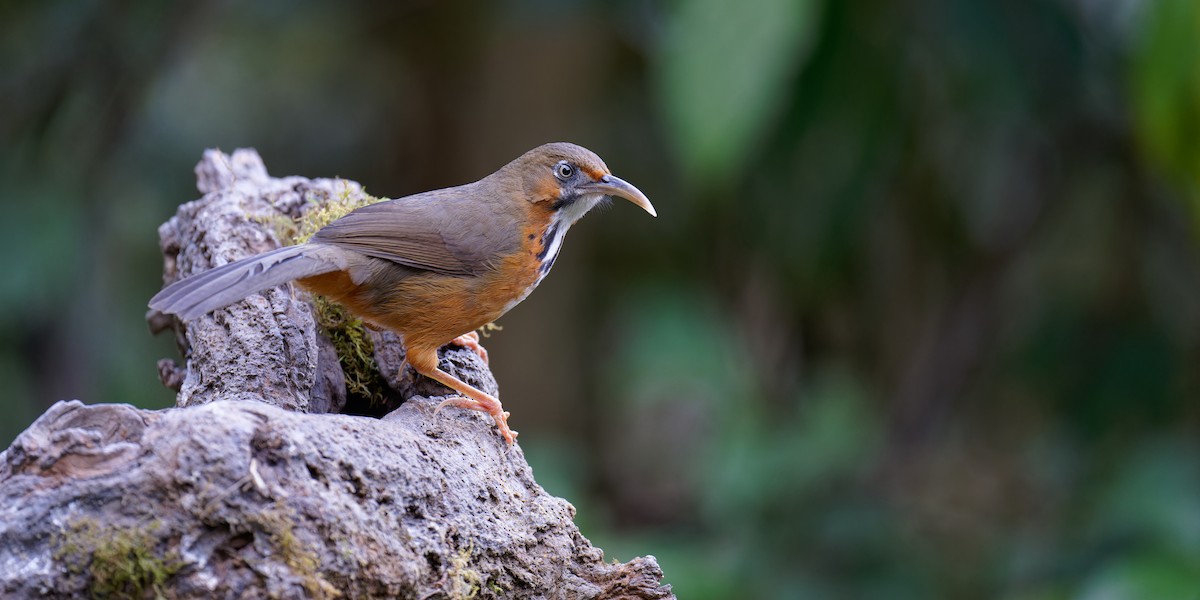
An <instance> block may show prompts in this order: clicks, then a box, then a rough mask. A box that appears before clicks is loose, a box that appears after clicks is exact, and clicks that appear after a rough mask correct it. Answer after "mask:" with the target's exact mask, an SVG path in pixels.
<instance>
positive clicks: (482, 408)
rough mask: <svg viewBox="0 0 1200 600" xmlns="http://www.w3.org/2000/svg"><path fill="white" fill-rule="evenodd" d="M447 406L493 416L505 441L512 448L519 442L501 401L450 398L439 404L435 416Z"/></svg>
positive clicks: (434, 412)
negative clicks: (510, 427)
mask: <svg viewBox="0 0 1200 600" xmlns="http://www.w3.org/2000/svg"><path fill="white" fill-rule="evenodd" d="M447 406H456V407H458V408H465V409H468V410H477V411H479V412H485V413H487V414H489V415H492V418H493V419H495V420H496V427H497V428H499V429H500V435H502V436H504V441H506V442H508V443H509V445H510V446H511V445H512V443H513V442H515V441H516V440H517V432H515V431H513V430H511V429H509V428H508V415H509V412H508V411H506V410H504V407H503V406H501V405H500V401H499V400H491V401H490V402H481V401H479V400H473V399H471V398H463V397H461V396H460V397H455V398H449V399H447V400H445V401H443V402H442V403H441V404H439V405H438V407H437V408H436V409H434V411H433V414H434V415H436V414H438V412H439V411H441V410H442V409H443V408H446V407H447Z"/></svg>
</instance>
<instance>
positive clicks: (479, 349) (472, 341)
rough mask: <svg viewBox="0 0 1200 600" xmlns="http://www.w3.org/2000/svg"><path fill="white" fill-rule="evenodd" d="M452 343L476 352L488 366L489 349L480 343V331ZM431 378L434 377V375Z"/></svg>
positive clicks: (459, 337) (463, 336) (460, 337)
mask: <svg viewBox="0 0 1200 600" xmlns="http://www.w3.org/2000/svg"><path fill="white" fill-rule="evenodd" d="M450 343H451V344H454V345H455V346H461V347H463V348H467V349H468V350H474V351H475V354H478V355H479V358H481V359H483V364H485V365H486V364H488V351H487V348H484V347H483V344H480V343H479V332H478V331H472V332H470V333H464V334H462V335H460V336H458V337H456V338H454V339H452V340H450ZM430 377H432V375H431V376H430ZM442 383H446V382H444V381H443V382H442ZM446 385H450V384H448V383H447V384H446Z"/></svg>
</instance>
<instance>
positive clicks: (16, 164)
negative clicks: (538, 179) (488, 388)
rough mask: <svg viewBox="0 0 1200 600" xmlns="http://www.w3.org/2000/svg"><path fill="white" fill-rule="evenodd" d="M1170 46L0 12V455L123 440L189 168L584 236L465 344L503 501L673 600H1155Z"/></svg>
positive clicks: (939, 6) (1193, 277) (1066, 39)
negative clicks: (555, 147)
mask: <svg viewBox="0 0 1200 600" xmlns="http://www.w3.org/2000/svg"><path fill="white" fill-rule="evenodd" d="M1197 40H1200V3H1197V2H1194V1H1193V0H1158V1H1152V0H1013V1H1006V0H992V1H975V2H972V1H966V0H919V1H912V0H901V1H893V0H862V1H858V2H839V1H836V0H825V1H821V0H802V1H795V0H746V1H743V2H728V1H725V0H696V1H694V2H652V1H640V0H620V1H612V2H607V1H602V0H576V1H572V2H552V1H550V0H540V1H534V2H524V3H522V2H466V1H460V0H449V1H444V2H428V1H427V2H392V3H372V2H365V1H364V2H341V3H320V2H314V1H289V2H284V1H282V0H278V1H273V2H256V3H239V2H233V1H232V0H227V1H221V2H194V3H184V2H155V1H148V0H147V1H142V0H126V1H121V2H103V1H99V0H92V1H88V0H79V1H69V2H67V1H37V2H35V1H32V0H21V1H9V2H5V3H3V4H0V141H2V146H0V201H2V202H3V211H2V216H0V256H2V257H3V258H2V259H0V261H2V262H0V264H3V265H4V276H3V277H0V390H3V395H4V396H3V397H4V398H5V400H4V401H3V403H0V443H3V444H4V445H7V444H8V442H9V441H10V440H11V439H12V438H13V437H14V436H15V435H16V434H17V433H18V432H20V431H21V430H22V429H24V427H26V426H27V425H28V424H29V423H30V422H31V421H32V420H33V419H34V418H36V416H37V415H38V414H40V413H41V412H42V411H43V410H45V408H46V407H47V406H48V405H49V404H51V403H52V402H54V401H55V400H58V399H63V398H79V399H82V400H84V401H87V402H130V403H133V404H137V405H140V406H146V407H165V406H169V405H170V404H171V403H172V401H173V396H172V394H171V393H170V392H168V391H167V390H166V389H164V388H162V387H161V386H160V385H159V384H158V381H157V376H156V371H155V366H154V364H155V360H156V359H158V358H160V357H164V356H170V357H175V356H177V354H176V351H175V348H174V346H173V343H172V340H170V339H168V337H162V338H157V339H156V338H153V337H151V336H150V334H149V333H148V331H147V328H146V325H145V323H144V321H143V313H144V310H145V302H146V300H147V299H148V298H149V297H150V296H151V295H152V294H153V293H154V292H155V291H156V290H157V289H158V288H159V286H160V284H161V278H160V277H161V259H160V254H159V250H158V246H157V233H156V228H157V226H158V225H159V223H161V222H162V221H164V220H165V219H167V218H168V217H169V216H170V215H172V214H173V213H174V211H175V207H176V206H177V205H178V204H180V203H182V202H185V201H188V200H191V199H194V198H196V197H197V196H198V193H197V192H196V191H195V187H194V177H193V175H192V172H191V169H192V166H193V165H194V164H195V163H196V162H197V161H198V160H199V158H200V153H201V151H202V150H203V149H204V148H207V147H220V148H222V149H224V150H226V151H229V150H232V149H234V148H237V147H243V146H252V147H255V148H257V149H258V150H259V152H260V153H261V154H262V156H263V157H264V159H265V160H266V163H267V165H268V168H269V169H270V170H271V172H272V173H273V174H275V175H278V176H283V175H304V176H309V177H318V176H342V177H346V178H350V179H354V180H357V181H360V182H362V183H363V184H365V185H366V186H367V189H368V190H369V191H371V192H372V193H374V194H378V195H383V196H390V197H397V196H402V195H405V194H409V193H413V192H417V191H421V190H426V189H432V188H436V187H444V186H448V185H455V184H459V183H464V182H467V181H471V180H474V179H477V178H478V177H480V176H482V175H484V174H487V173H489V172H491V171H492V170H494V169H495V168H497V167H499V166H500V165H502V164H504V163H505V162H507V161H508V160H510V159H512V158H514V157H515V156H517V155H518V154H520V153H521V152H524V151H525V150H527V149H529V148H531V147H533V146H535V145H537V144H540V143H542V142H546V141H552V140H569V141H574V142H577V143H580V144H583V145H585V146H587V147H589V148H591V149H593V150H595V151H596V152H598V153H599V154H600V155H601V156H603V157H604V158H605V160H606V162H607V163H608V165H609V166H610V167H611V168H612V169H613V171H614V172H615V173H616V174H618V175H620V176H621V177H623V178H625V179H627V180H629V181H631V182H633V183H635V184H636V185H638V186H639V187H640V188H641V189H642V190H643V191H645V192H646V193H647V194H648V195H649V196H650V198H651V199H652V200H653V201H654V203H655V205H656V206H657V207H658V209H659V213H660V214H661V215H662V216H661V217H660V218H658V219H650V218H648V217H647V216H646V215H645V214H642V213H641V212H640V211H638V210H636V209H635V208H634V207H631V206H629V205H628V204H627V203H618V204H617V205H616V206H614V207H613V208H612V209H611V210H608V211H604V212H601V213H599V214H595V215H591V216H589V217H588V218H587V219H585V221H584V222H583V223H581V224H580V225H579V226H578V227H576V228H575V229H574V231H573V232H572V234H571V236H570V238H571V239H570V241H569V242H568V243H567V245H566V249H565V251H564V252H563V255H562V257H561V259H560V260H559V263H558V267H557V268H556V269H555V272H554V275H553V276H552V277H550V278H548V279H547V280H546V282H545V283H543V284H542V286H541V288H540V289H539V290H538V292H537V293H536V294H533V296H532V297H531V298H530V299H529V300H528V301H526V302H525V303H524V304H522V305H521V306H520V307H518V308H517V309H515V310H514V311H513V312H512V313H510V314H509V315H507V316H506V317H504V318H503V319H502V320H501V321H500V324H501V325H503V326H504V330H503V331H501V332H499V333H498V334H496V335H494V336H493V337H492V338H491V339H490V340H488V345H489V348H490V350H491V353H492V357H493V365H494V368H495V371H496V373H497V376H498V379H499V381H500V383H501V389H502V390H503V398H504V400H505V405H506V407H507V408H509V409H510V410H512V412H513V420H512V422H513V425H514V427H515V428H516V429H519V430H521V432H522V433H523V434H524V435H522V437H521V440H522V446H523V447H525V448H526V450H527V452H528V455H529V459H530V461H531V462H532V463H533V464H534V467H535V472H536V474H537V476H538V478H539V481H540V482H541V483H543V485H545V486H546V487H547V488H548V489H549V490H550V491H551V492H552V493H555V494H557V495H561V496H564V497H566V498H567V499H569V500H570V501H571V502H573V503H574V504H575V505H576V506H577V507H578V509H579V517H578V521H579V524H580V526H581V527H582V529H583V531H584V533H585V535H587V536H589V537H591V538H592V539H593V540H594V541H595V542H596V543H597V544H599V545H600V546H601V547H604V548H605V549H607V550H608V554H609V556H610V557H611V558H617V559H621V560H627V559H629V558H631V557H633V556H636V555H641V554H648V553H650V554H655V555H657V556H658V557H659V559H660V561H661V564H662V566H663V568H664V569H665V571H666V574H667V582H669V583H671V584H673V585H675V587H676V591H677V592H678V593H679V595H680V597H681V598H688V599H710V598H712V599H716V598H931V597H942V598H982V597H997V598H1014V599H1042V598H1086V599H1100V598H1105V599H1107V598H1193V599H1194V598H1197V597H1198V594H1200V437H1198V434H1200V403H1198V402H1197V401H1198V400H1200V260H1198V258H1200V252H1198V251H1200V247H1198V244H1197V241H1198V235H1200V42H1198V41H1197Z"/></svg>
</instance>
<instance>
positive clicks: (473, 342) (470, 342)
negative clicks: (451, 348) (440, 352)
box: [450, 331, 488, 365]
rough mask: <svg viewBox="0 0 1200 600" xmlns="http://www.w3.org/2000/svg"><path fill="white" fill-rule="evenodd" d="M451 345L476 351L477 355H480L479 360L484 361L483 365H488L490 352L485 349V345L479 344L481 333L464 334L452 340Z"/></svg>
mask: <svg viewBox="0 0 1200 600" xmlns="http://www.w3.org/2000/svg"><path fill="white" fill-rule="evenodd" d="M450 343H451V344H454V345H455V346H461V347H463V348H466V349H468V350H474V351H475V354H478V355H479V358H481V359H483V364H485V365H486V364H488V351H487V348H484V347H483V344H480V343H479V332H478V331H472V332H471V333H464V334H462V335H460V336H458V337H456V338H454V339H452V340H450Z"/></svg>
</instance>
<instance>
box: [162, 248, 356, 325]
mask: <svg viewBox="0 0 1200 600" xmlns="http://www.w3.org/2000/svg"><path fill="white" fill-rule="evenodd" d="M338 254H339V253H338V252H337V250H336V249H335V248H331V247H328V246H323V245H319V244H303V245H300V246H288V247H285V248H279V249H276V250H271V251H269V252H264V253H262V254H259V255H256V256H251V257H249V258H245V259H242V260H239V261H236V262H232V263H229V264H227V265H222V266H220V267H217V268H215V269H212V270H209V271H205V272H203V273H200V274H197V275H193V276H191V277H188V278H187V279H182V280H180V281H176V282H175V283H172V284H171V285H168V286H167V287H165V288H163V290H162V291H160V292H159V293H158V294H155V296H154V297H153V298H151V299H150V308H152V309H154V310H157V311H160V312H163V313H167V314H174V315H178V316H179V318H180V319H183V320H184V321H190V320H192V319H195V318H197V317H199V316H201V315H204V314H206V313H208V312H211V311H214V310H216V309H218V308H221V307H224V306H228V305H230V304H233V303H234V302H237V301H238V300H241V299H242V298H245V297H246V296H249V295H251V294H254V293H256V292H261V291H263V290H265V289H268V288H272V287H275V286H277V285H282V284H284V283H287V282H289V281H291V280H293V279H299V278H303V277H310V276H312V275H320V274H322V273H329V272H332V271H337V270H340V269H343V268H345V265H344V264H342V261H340V260H338Z"/></svg>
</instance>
